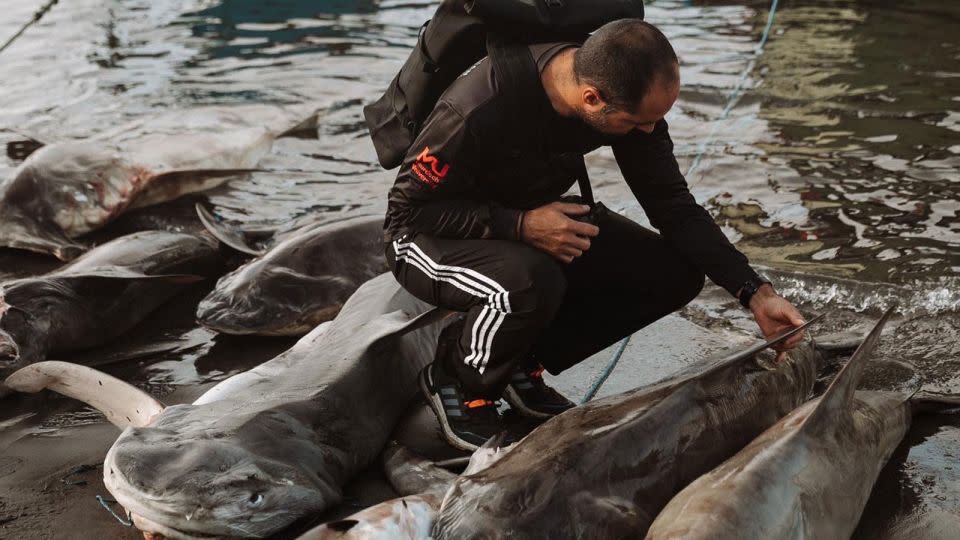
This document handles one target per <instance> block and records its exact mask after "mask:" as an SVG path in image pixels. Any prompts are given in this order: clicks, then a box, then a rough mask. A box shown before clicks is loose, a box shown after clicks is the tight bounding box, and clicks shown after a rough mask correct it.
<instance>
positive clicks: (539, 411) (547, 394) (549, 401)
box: [503, 366, 574, 418]
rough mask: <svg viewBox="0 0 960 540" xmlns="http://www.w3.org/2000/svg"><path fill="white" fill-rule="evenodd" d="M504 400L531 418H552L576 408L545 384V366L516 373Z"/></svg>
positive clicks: (504, 395) (511, 378)
mask: <svg viewBox="0 0 960 540" xmlns="http://www.w3.org/2000/svg"><path fill="white" fill-rule="evenodd" d="M503 398H504V399H505V400H507V403H509V404H510V407H512V408H514V409H516V411H517V412H518V413H520V414H522V415H523V416H527V417H530V418H550V417H552V416H556V415H558V414H560V413H562V412H563V411H565V410H567V409H571V408H573V406H574V404H573V402H572V401H570V400H569V399H567V398H565V397H563V394H561V393H560V392H557V391H556V390H554V389H553V388H550V387H549V386H547V383H545V382H543V366H537V368H536V369H534V370H532V371H525V370H520V371H518V372H516V373H514V374H513V376H512V377H510V384H508V385H507V389H506V390H505V391H504V393H503Z"/></svg>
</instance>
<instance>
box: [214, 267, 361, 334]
mask: <svg viewBox="0 0 960 540" xmlns="http://www.w3.org/2000/svg"><path fill="white" fill-rule="evenodd" d="M358 285H359V284H358V283H355V282H354V281H352V280H349V279H346V278H343V277H341V276H336V275H331V276H322V275H321V276H310V275H305V274H301V273H299V272H297V271H295V270H293V269H291V268H288V267H285V266H280V265H275V264H273V263H271V262H270V261H265V260H258V261H254V262H252V263H250V264H248V265H246V266H243V267H241V268H239V269H237V270H236V271H235V272H233V273H231V274H228V275H227V276H225V277H223V278H222V279H221V280H220V281H219V282H218V283H217V287H216V288H215V289H214V290H213V291H212V292H211V293H210V294H209V295H208V296H207V297H206V298H204V299H203V301H202V302H200V305H199V307H198V309H197V320H198V321H199V322H200V324H202V325H203V326H206V327H207V328H210V329H212V330H216V331H218V332H224V333H227V334H254V333H255V334H260V335H277V336H294V335H303V334H305V333H307V332H309V331H310V330H312V329H313V328H315V327H316V326H317V325H318V324H320V323H321V322H324V321H328V320H330V319H332V318H333V317H334V316H335V315H336V314H337V312H339V311H340V308H341V307H342V306H343V303H344V302H345V301H346V299H347V297H349V296H350V294H351V293H352V292H353V290H354V289H356V287H357V286H358Z"/></svg>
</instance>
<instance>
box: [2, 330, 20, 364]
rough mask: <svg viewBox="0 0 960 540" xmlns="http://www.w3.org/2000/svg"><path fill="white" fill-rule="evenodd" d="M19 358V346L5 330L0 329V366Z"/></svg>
mask: <svg viewBox="0 0 960 540" xmlns="http://www.w3.org/2000/svg"><path fill="white" fill-rule="evenodd" d="M18 360H20V347H18V346H17V344H16V342H15V341H13V338H12V337H10V335H9V334H7V333H6V332H3V331H0V367H3V366H4V364H13V363H15V362H17V361H18Z"/></svg>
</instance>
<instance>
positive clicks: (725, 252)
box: [613, 120, 757, 295]
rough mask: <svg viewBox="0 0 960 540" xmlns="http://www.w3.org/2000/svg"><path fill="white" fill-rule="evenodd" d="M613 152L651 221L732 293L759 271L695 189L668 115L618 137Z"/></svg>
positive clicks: (677, 248) (688, 257) (712, 278)
mask: <svg viewBox="0 0 960 540" xmlns="http://www.w3.org/2000/svg"><path fill="white" fill-rule="evenodd" d="M613 152H614V156H615V157H616V158H617V164H618V165H619V166H620V170H621V171H622V172H623V176H624V178H625V179H626V181H627V184H628V185H629V186H630V190H631V191H633V194H634V195H635V196H636V198H637V201H638V202H639V203H640V206H642V207H643V210H644V211H645V212H646V214H647V217H648V218H650V223H651V224H653V226H654V227H656V228H657V229H658V230H659V231H660V232H661V234H663V236H664V238H665V239H666V240H667V242H669V243H670V244H671V245H672V246H673V247H674V248H675V249H676V250H677V251H679V252H680V253H681V254H682V255H683V256H684V257H685V258H687V259H688V260H689V261H691V262H692V263H693V264H695V265H696V266H697V267H698V268H700V269H701V270H702V271H703V272H704V273H705V274H706V275H707V276H708V277H709V278H710V279H711V280H712V281H713V282H714V283H716V284H717V285H720V286H721V287H723V288H724V289H726V290H727V291H728V292H730V294H732V295H736V294H737V292H738V291H739V289H740V287H741V286H742V285H743V284H744V283H745V282H746V281H747V280H749V279H751V278H755V277H757V273H756V272H755V271H754V270H753V269H752V268H751V267H750V264H749V262H748V261H747V257H746V256H745V255H743V254H742V253H740V251H739V250H737V248H736V247H734V246H733V244H731V243H730V241H729V240H727V237H726V236H724V234H723V231H721V230H720V227H719V226H717V224H716V222H715V221H714V220H713V217H711V216H710V214H709V213H708V212H707V211H706V209H704V208H703V207H702V206H700V205H699V204H697V201H696V200H695V199H694V198H693V195H692V194H691V193H690V190H689V189H688V187H687V182H686V180H684V178H683V174H682V173H681V172H680V167H679V166H678V165H677V160H676V158H675V157H674V155H673V141H672V140H671V139H670V134H669V133H668V131H667V123H666V121H665V120H660V122H658V123H657V124H656V126H655V127H654V130H653V133H650V134H647V133H643V132H642V131H636V132H634V133H631V134H629V135H627V136H626V137H624V138H623V139H621V140H619V141H617V142H616V143H615V144H613Z"/></svg>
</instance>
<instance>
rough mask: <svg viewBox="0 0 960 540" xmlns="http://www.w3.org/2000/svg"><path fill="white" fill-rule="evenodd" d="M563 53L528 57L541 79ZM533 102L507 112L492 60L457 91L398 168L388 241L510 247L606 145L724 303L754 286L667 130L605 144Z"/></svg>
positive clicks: (541, 50) (539, 99)
mask: <svg viewBox="0 0 960 540" xmlns="http://www.w3.org/2000/svg"><path fill="white" fill-rule="evenodd" d="M568 46H570V44H566V43H553V44H540V45H533V46H531V47H530V49H531V52H532V53H533V55H534V59H535V60H536V61H537V65H538V67H539V69H540V70H541V71H542V70H543V68H544V66H545V65H546V63H547V62H548V61H549V60H550V58H552V57H553V55H555V54H556V53H557V52H559V51H560V50H562V49H564V48H565V47H568ZM532 99H533V100H534V101H533V102H531V103H529V114H526V113H525V112H521V113H519V114H518V113H517V111H516V109H515V108H511V107H510V106H508V105H507V104H506V103H505V100H504V97H503V96H502V95H501V94H500V93H499V89H498V85H497V81H496V79H495V77H494V75H493V69H492V67H491V65H490V61H489V59H484V60H482V61H481V62H480V63H479V64H477V65H476V66H475V67H474V68H473V69H472V70H470V71H469V72H468V73H466V74H465V75H463V76H461V77H460V78H459V79H457V80H456V81H454V83H453V84H452V85H451V86H450V88H448V89H447V91H446V92H444V94H443V96H441V98H440V101H439V102H438V103H437V106H436V108H435V109H434V110H433V112H432V113H431V114H430V116H429V117H428V118H427V120H426V121H425V122H424V126H423V128H422V130H421V131H420V134H419V135H418V137H417V139H416V141H414V144H413V146H412V147H411V148H410V151H409V152H408V153H407V156H406V157H405V159H404V161H403V163H402V164H401V166H400V172H399V174H398V175H397V180H396V182H395V183H394V186H393V188H391V190H390V193H389V196H388V204H387V215H386V221H385V223H384V229H385V239H386V240H387V241H390V240H392V239H393V238H395V237H397V236H399V235H401V234H403V233H406V232H425V233H429V234H432V235H436V236H441V237H448V238H497V239H506V240H517V239H518V238H517V235H518V229H519V223H520V218H521V216H522V213H523V211H524V210H529V209H532V208H536V207H538V206H541V205H543V204H546V203H549V202H551V201H555V200H557V199H558V198H559V197H560V196H561V195H563V194H564V193H566V192H567V190H568V189H570V187H571V186H573V184H574V183H575V182H576V172H577V168H576V167H577V163H578V162H579V160H580V159H581V158H582V156H583V155H584V154H586V153H588V152H590V151H592V150H594V149H596V148H598V147H600V146H604V145H609V146H611V147H612V148H613V153H614V156H615V157H616V159H617V164H618V165H619V166H620V170H621V172H622V173H623V176H624V178H625V179H626V181H627V184H628V185H629V186H630V189H631V190H632V191H633V193H634V195H635V196H636V198H637V201H638V202H639V203H640V205H641V206H642V207H643V209H644V211H645V212H646V214H647V216H648V217H649V219H650V222H651V223H652V224H653V226H654V227H656V228H657V229H658V230H659V231H660V232H661V234H663V236H664V237H665V238H666V239H667V241H668V242H670V243H671V244H672V245H673V246H674V247H675V248H676V249H677V250H678V251H679V252H680V253H682V254H683V255H684V256H685V257H686V258H687V259H688V260H690V261H691V262H692V263H694V264H695V265H696V266H697V267H699V268H700V269H701V270H703V272H704V273H705V274H706V275H707V276H709V277H710V279H712V280H713V281H714V282H715V283H717V284H718V285H720V286H722V287H724V288H725V289H727V290H728V291H730V293H731V294H736V292H737V291H738V290H739V288H740V286H741V285H743V284H744V283H745V282H746V281H747V280H748V279H750V278H754V277H756V273H755V272H754V271H753V270H752V269H751V268H750V265H749V264H748V262H747V259H746V257H745V256H744V255H743V254H742V253H740V252H739V251H738V250H737V249H736V248H735V247H734V246H733V245H732V244H730V242H729V241H728V240H727V239H726V237H725V236H724V235H723V233H722V232H721V231H720V228H719V227H718V226H717V225H716V223H715V222H714V221H713V218H712V217H711V216H710V214H709V213H707V211H706V210H705V209H704V208H703V207H701V206H700V205H699V204H697V202H696V201H695V200H694V198H693V196H692V195H691V194H690V191H689V189H688V188H687V184H686V181H685V180H684V178H683V174H681V172H680V169H679V166H678V165H677V160H676V158H675V157H674V155H673V142H672V141H671V140H670V135H669V133H668V130H667V123H666V121H663V120H661V121H660V122H658V123H657V125H656V127H655V129H654V131H653V133H651V134H647V133H644V132H642V131H639V130H635V131H634V132H631V133H630V134H628V135H625V136H621V137H610V136H607V135H604V134H602V133H599V132H597V131H595V130H593V129H591V128H590V127H589V126H587V125H586V124H584V123H583V122H581V121H580V120H578V119H571V118H564V117H561V116H560V115H558V114H556V113H555V112H554V111H553V109H552V107H551V106H550V103H549V100H548V99H547V96H546V93H545V92H544V91H543V89H542V87H541V88H540V89H539V91H538V92H537V94H536V96H535V97H533V98H532ZM544 110H549V113H547V114H544V112H543V111H544ZM601 234H603V233H602V231H601ZM624 249H630V247H629V246H624Z"/></svg>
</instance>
